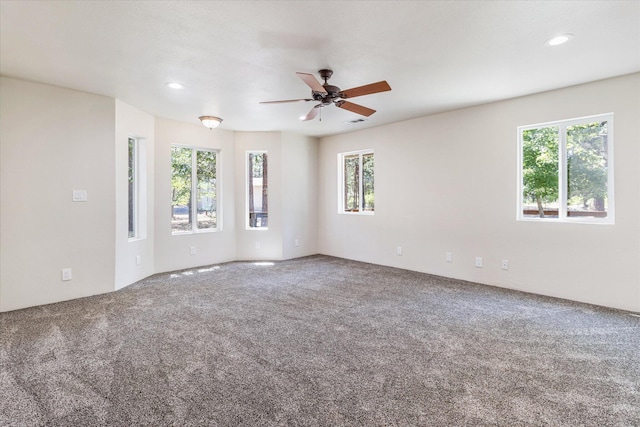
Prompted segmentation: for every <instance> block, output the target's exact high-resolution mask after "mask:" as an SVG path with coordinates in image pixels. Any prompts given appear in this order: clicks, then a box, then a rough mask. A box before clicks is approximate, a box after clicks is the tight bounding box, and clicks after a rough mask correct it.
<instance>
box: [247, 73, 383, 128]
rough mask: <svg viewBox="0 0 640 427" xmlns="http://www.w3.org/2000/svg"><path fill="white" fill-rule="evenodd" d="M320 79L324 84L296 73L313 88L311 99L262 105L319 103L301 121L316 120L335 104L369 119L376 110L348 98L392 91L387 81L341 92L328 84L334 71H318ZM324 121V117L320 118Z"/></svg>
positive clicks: (288, 100)
mask: <svg viewBox="0 0 640 427" xmlns="http://www.w3.org/2000/svg"><path fill="white" fill-rule="evenodd" d="M318 73H319V74H320V77H321V78H323V79H324V84H320V82H319V81H318V79H316V78H315V77H314V75H313V74H309V73H299V72H298V73H296V74H297V75H298V77H300V78H301V79H302V81H303V82H305V83H306V84H307V86H309V87H310V88H311V98H303V99H286V100H283V101H264V102H260V104H282V103H285V102H306V101H318V102H320V103H319V104H317V105H315V106H314V107H313V108H312V109H311V111H309V113H307V115H306V116H304V117H301V118H300V120H302V121H307V120H312V119H313V118H315V117H316V116H317V115H318V113H320V111H321V108H322V107H326V106H327V105H331V104H334V105H335V106H336V107H339V108H342V109H344V110H349V111H351V112H353V113H356V114H360V115H362V116H366V117H369V116H370V115H372V114H373V113H375V112H376V110H372V109H371V108H367V107H364V106H362V105H358V104H354V103H353V102H349V101H345V99H348V98H355V97H356V96H362V95H370V94H372V93H378V92H386V91H388V90H391V86H389V83H387V82H386V81H385V80H383V81H381V82H377V83H371V84H368V85H364V86H358V87H354V88H352V89H347V90H341V89H340V88H339V87H338V86H332V85H330V84H329V83H327V80H329V78H330V77H331V76H332V75H333V71H332V70H327V69H323V70H320V71H318ZM320 120H322V116H321V117H320Z"/></svg>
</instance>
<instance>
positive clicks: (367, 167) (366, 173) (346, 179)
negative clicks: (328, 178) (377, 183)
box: [338, 150, 375, 214]
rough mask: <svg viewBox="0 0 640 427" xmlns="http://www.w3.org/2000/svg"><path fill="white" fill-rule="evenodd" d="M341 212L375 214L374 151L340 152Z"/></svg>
mask: <svg viewBox="0 0 640 427" xmlns="http://www.w3.org/2000/svg"><path fill="white" fill-rule="evenodd" d="M338 170H339V183H340V189H339V203H338V205H339V212H340V213H365V214H373V212H374V207H375V197H374V173H373V170H374V157H373V151H371V150H366V151H358V152H351V153H340V154H338Z"/></svg>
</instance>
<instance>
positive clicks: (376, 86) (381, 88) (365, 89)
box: [339, 80, 391, 98]
mask: <svg viewBox="0 0 640 427" xmlns="http://www.w3.org/2000/svg"><path fill="white" fill-rule="evenodd" d="M388 90H391V86H389V83H387V81H386V80H383V81H381V82H377V83H371V84H368V85H364V86H358V87H354V88H352V89H347V90H343V91H342V92H340V94H339V95H340V98H355V97H356V96H362V95H370V94H372V93H378V92H386V91H388Z"/></svg>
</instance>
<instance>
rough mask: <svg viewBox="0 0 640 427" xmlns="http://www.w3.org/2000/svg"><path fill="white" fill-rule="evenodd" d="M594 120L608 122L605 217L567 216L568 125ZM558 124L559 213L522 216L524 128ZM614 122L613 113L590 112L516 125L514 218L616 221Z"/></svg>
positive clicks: (581, 221)
mask: <svg viewBox="0 0 640 427" xmlns="http://www.w3.org/2000/svg"><path fill="white" fill-rule="evenodd" d="M595 121H606V122H607V123H608V126H607V137H608V141H607V216H606V217H604V218H595V217H569V216H567V172H566V171H567V127H570V126H574V125H580V124H587V123H593V122H595ZM553 126H557V127H558V136H559V143H558V152H559V153H558V186H559V188H558V203H559V208H558V217H557V218H538V217H525V216H524V215H523V213H522V212H523V207H522V191H523V188H524V183H523V174H522V166H523V165H522V162H523V156H522V148H523V143H524V141H523V138H522V135H523V133H524V131H527V130H531V129H540V128H544V127H553ZM613 134H614V126H613V113H605V114H596V115H592V116H584V117H577V118H573V119H566V120H556V121H552V122H545V123H538V124H533V125H526V126H518V167H517V170H518V186H517V187H518V188H517V191H518V193H517V199H516V200H517V203H516V209H517V211H516V220H518V221H532V222H552V223H553V222H556V223H582V224H614V223H615V201H614V199H615V197H614V179H613V178H614V171H613V170H614V165H613V164H614V157H613V145H614V135H613Z"/></svg>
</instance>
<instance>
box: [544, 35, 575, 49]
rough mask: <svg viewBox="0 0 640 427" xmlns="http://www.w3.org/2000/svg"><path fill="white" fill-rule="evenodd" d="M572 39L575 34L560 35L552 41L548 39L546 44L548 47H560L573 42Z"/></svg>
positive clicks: (552, 38)
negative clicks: (570, 41)
mask: <svg viewBox="0 0 640 427" xmlns="http://www.w3.org/2000/svg"><path fill="white" fill-rule="evenodd" d="M572 37H573V34H559V35H557V36H553V37H551V38H550V39H547V41H545V42H544V44H545V45H547V46H559V45H561V44H565V43H566V42H568V41H569V40H571V38H572Z"/></svg>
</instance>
